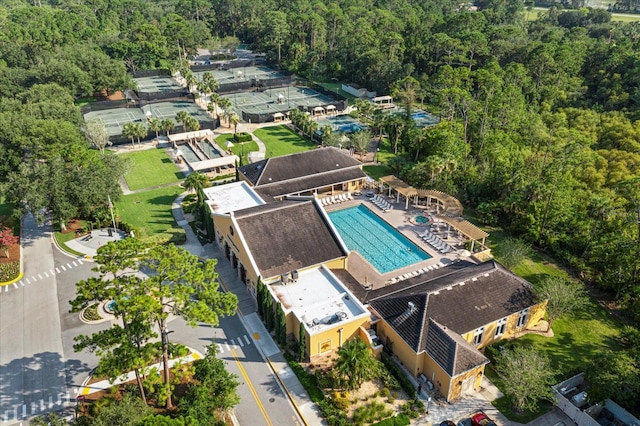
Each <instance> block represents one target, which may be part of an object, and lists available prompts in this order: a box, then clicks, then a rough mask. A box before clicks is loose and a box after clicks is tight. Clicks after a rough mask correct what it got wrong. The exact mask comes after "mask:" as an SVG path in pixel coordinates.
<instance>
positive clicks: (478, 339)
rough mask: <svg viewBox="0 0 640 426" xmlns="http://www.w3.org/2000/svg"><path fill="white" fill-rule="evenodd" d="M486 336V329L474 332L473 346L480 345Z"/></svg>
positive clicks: (481, 328) (482, 328)
mask: <svg viewBox="0 0 640 426" xmlns="http://www.w3.org/2000/svg"><path fill="white" fill-rule="evenodd" d="M483 334H484V327H480V328H478V329H477V330H476V331H474V332H473V344H474V345H476V346H477V345H479V344H480V343H481V342H482V335H483Z"/></svg>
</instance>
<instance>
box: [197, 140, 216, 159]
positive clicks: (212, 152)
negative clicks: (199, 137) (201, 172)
mask: <svg viewBox="0 0 640 426" xmlns="http://www.w3.org/2000/svg"><path fill="white" fill-rule="evenodd" d="M198 146H200V149H201V150H202V152H204V154H205V155H206V156H207V157H209V158H220V157H222V155H220V153H219V152H218V150H217V149H215V148H214V146H213V145H212V144H211V143H210V142H209V141H202V142H199V143H198Z"/></svg>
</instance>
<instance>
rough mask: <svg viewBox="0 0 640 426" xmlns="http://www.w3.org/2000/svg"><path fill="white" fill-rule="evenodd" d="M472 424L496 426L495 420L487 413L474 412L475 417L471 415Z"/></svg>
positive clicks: (474, 425)
mask: <svg viewBox="0 0 640 426" xmlns="http://www.w3.org/2000/svg"><path fill="white" fill-rule="evenodd" d="M471 424H472V425H473V426H496V424H495V422H494V421H493V420H491V419H490V418H489V416H487V415H486V414H485V413H477V414H474V415H473V417H471Z"/></svg>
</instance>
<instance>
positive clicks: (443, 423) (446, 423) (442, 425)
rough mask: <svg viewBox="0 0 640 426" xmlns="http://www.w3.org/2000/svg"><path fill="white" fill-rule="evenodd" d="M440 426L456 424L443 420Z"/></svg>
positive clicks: (454, 425) (453, 425)
mask: <svg viewBox="0 0 640 426" xmlns="http://www.w3.org/2000/svg"><path fill="white" fill-rule="evenodd" d="M440 426H456V424H455V423H454V422H452V421H451V420H445V421H444V422H442V423H440Z"/></svg>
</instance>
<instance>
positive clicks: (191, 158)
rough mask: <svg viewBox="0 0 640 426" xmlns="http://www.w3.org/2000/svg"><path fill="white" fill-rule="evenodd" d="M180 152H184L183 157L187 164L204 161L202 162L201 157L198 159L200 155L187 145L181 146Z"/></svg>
mask: <svg viewBox="0 0 640 426" xmlns="http://www.w3.org/2000/svg"><path fill="white" fill-rule="evenodd" d="M180 151H181V152H182V156H183V157H184V159H185V160H187V163H197V162H198V161H202V160H200V157H198V155H197V154H196V153H195V152H194V151H193V149H191V147H190V146H189V145H187V144H184V145H180Z"/></svg>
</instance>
